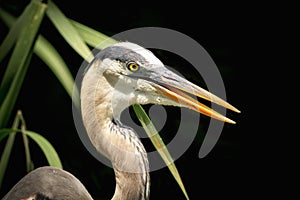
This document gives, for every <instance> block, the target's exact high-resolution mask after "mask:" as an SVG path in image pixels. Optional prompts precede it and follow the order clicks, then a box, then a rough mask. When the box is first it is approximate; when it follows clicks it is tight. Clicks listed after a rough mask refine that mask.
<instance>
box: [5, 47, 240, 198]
mask: <svg viewBox="0 0 300 200" xmlns="http://www.w3.org/2000/svg"><path fill="white" fill-rule="evenodd" d="M186 93H190V94H193V95H196V96H198V97H201V98H204V99H207V100H210V101H211V102H214V103H217V104H219V105H221V106H224V107H226V108H228V109H231V110H233V111H236V112H239V111H238V110H237V109H236V108H234V107H233V106H231V105H230V104H229V103H227V102H225V101H223V100H222V99H220V98H219V97H217V96H215V95H213V94H211V93H210V92H208V91H206V90H204V89H202V88H200V87H198V86H196V85H194V84H193V83H191V82H189V81H187V80H186V79H184V78H182V77H180V76H178V75H177V74H175V73H173V72H171V71H170V70H168V69H167V68H166V67H165V66H164V65H163V63H162V62H161V61H160V60H159V59H158V58H157V57H155V56H154V54H152V53H151V52H150V51H149V50H147V49H144V48H143V47H141V46H139V45H136V44H133V43H130V42H120V43H117V44H115V45H112V46H109V47H107V48H105V49H104V50H102V51H100V53H99V54H98V55H97V56H96V57H95V59H94V60H93V61H92V62H91V64H90V65H89V66H88V68H87V70H86V72H85V75H84V78H83V81H82V86H81V113H82V119H83V122H84V126H85V128H86V131H87V134H88V136H89V138H90V140H91V142H92V144H93V145H94V146H95V148H96V149H97V151H99V152H100V153H101V154H102V155H104V156H105V157H107V158H108V159H109V160H110V161H111V163H112V166H113V169H114V172H115V178H116V188H115V193H114V196H113V197H112V199H113V200H121V199H122V200H127V199H128V200H134V199H139V200H146V199H149V194H150V176H149V163H148V158H147V152H146V150H145V148H144V146H143V144H142V143H141V141H140V139H139V137H138V135H137V134H136V132H135V131H134V130H133V129H132V128H130V127H128V126H126V125H123V124H122V123H121V122H120V115H121V112H122V111H123V110H124V109H125V108H127V107H128V106H130V105H133V104H160V105H172V106H182V107H187V108H190V109H193V110H195V111H197V112H200V113H203V114H205V115H208V116H210V117H213V118H216V119H218V120H221V121H224V122H228V123H234V121H232V120H230V119H228V118H226V117H225V116H223V115H221V114H219V113H217V112H216V111H214V110H212V109H210V108H209V107H207V106H205V105H203V104H201V103H200V102H198V101H197V100H195V99H193V98H191V97H190V96H188V95H187V94H186ZM72 191H73V192H72ZM37 197H43V198H45V199H56V200H63V199H65V200H68V199H82V200H85V199H92V197H91V196H90V195H89V194H88V192H87V190H86V189H85V188H84V186H83V185H82V184H81V183H80V182H79V180H77V179H76V178H75V177H74V176H73V175H71V174H70V173H68V172H66V171H63V170H60V169H56V168H53V167H42V168H38V169H36V170H34V171H33V172H30V173H29V174H28V175H26V176H25V177H24V178H23V179H21V180H20V181H19V182H18V183H17V184H16V186H15V187H13V189H12V190H11V191H10V192H9V193H8V194H7V195H6V196H5V197H4V198H3V200H12V199H26V200H27V199H28V198H32V199H38V198H37Z"/></svg>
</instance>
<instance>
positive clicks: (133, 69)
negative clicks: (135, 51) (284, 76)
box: [127, 62, 139, 72]
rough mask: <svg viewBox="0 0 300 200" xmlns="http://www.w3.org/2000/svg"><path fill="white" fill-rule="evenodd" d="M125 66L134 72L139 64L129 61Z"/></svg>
mask: <svg viewBox="0 0 300 200" xmlns="http://www.w3.org/2000/svg"><path fill="white" fill-rule="evenodd" d="M127 68H128V69H129V70H130V71H132V72H136V71H137V70H138V69H139V65H138V64H137V63H132V62H131V63H128V64H127Z"/></svg>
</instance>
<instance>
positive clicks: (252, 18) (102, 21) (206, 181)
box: [0, 0, 278, 199]
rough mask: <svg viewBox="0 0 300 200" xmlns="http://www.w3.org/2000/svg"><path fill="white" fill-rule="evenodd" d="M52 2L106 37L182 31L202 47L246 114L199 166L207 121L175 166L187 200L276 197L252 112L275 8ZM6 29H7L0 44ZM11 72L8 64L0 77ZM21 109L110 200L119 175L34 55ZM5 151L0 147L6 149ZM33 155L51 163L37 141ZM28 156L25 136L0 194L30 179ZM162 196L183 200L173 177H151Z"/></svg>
mask: <svg viewBox="0 0 300 200" xmlns="http://www.w3.org/2000/svg"><path fill="white" fill-rule="evenodd" d="M27 3H28V2H27V1H8V0H7V1H1V4H0V6H1V7H2V8H5V9H7V10H9V11H10V12H11V13H14V14H15V15H16V16H17V15H19V14H20V13H21V12H22V10H23V9H24V6H25V5H26V4H27ZM55 3H56V4H57V5H58V7H59V8H60V9H61V10H62V12H64V13H65V15H66V16H67V17H69V18H71V19H74V20H76V21H79V22H81V23H83V24H85V25H87V26H90V27H92V28H94V29H96V30H98V31H100V32H102V33H105V34H107V35H114V34H116V33H119V32H122V31H124V30H127V29H131V28H137V27H147V26H156V27H164V28H170V29H174V30H177V31H180V32H182V33H184V34H186V35H188V36H190V37H191V38H193V39H195V40H196V41H197V42H198V43H199V44H201V45H202V46H203V47H204V48H205V49H206V50H207V52H208V53H209V54H210V55H211V57H212V59H213V60H214V61H215V63H216V65H217V66H218V68H219V70H220V73H221V75H222V78H223V81H224V84H225V87H226V92H227V100H228V101H229V102H230V103H231V104H232V105H234V106H236V107H237V108H239V109H240V110H241V111H242V113H241V114H236V113H233V112H230V111H229V112H228V116H229V117H230V118H231V119H233V120H235V121H236V122H237V124H236V125H230V124H226V125H225V127H224V129H223V132H222V135H221V137H220V139H219V141H218V143H217V145H216V146H215V148H214V149H213V150H212V152H210V154H209V155H207V156H206V157H205V158H203V159H199V158H198V152H199V149H200V146H201V142H202V139H203V137H204V134H205V130H207V126H208V122H209V120H208V118H207V117H204V116H201V120H202V121H201V123H203V124H201V127H202V128H201V130H202V131H199V134H198V136H197V138H196V140H195V141H194V142H193V144H192V146H191V147H190V148H189V150H187V151H186V153H185V154H184V155H183V156H182V157H181V158H179V159H178V160H177V161H176V162H175V163H176V165H177V168H178V170H179V172H180V174H181V177H182V179H183V182H184V184H185V187H186V189H187V192H188V194H189V196H190V199H200V198H204V197H205V198H207V197H209V198H214V197H222V198H233V199H243V198H244V197H250V196H251V197H262V196H264V195H270V194H271V193H274V192H272V191H271V192H270V191H269V190H268V189H267V188H266V187H265V185H268V184H269V183H270V182H273V179H274V181H275V182H276V178H277V177H278V176H275V177H274V176H273V174H272V173H271V172H270V168H269V165H267V163H268V162H269V160H270V158H271V157H273V155H272V154H271V153H270V150H269V147H268V144H265V142H264V141H265V140H264V138H265V137H266V135H265V134H264V133H265V131H264V130H263V129H262V126H261V124H262V123H264V122H263V121H262V120H260V117H256V119H255V120H254V118H252V117H254V116H255V115H256V114H257V112H258V111H256V110H255V106H254V105H255V102H257V101H258V100H257V99H256V98H253V97H254V96H255V95H256V91H255V90H256V88H257V82H258V81H259V79H260V76H259V75H260V74H261V72H262V71H263V70H264V69H265V68H263V67H262V65H263V64H262V62H261V60H260V58H261V57H262V56H263V55H262V52H264V48H265V46H266V43H268V40H267V39H266V38H268V34H267V32H265V30H266V29H268V26H271V25H272V23H273V20H274V18H273V17H271V16H270V15H269V14H268V13H267V11H268V10H269V5H267V6H265V5H261V4H254V3H253V4H242V3H240V4H237V3H232V4H228V3H226V4H220V3H211V4H204V3H201V2H200V3H199V2H197V4H196V3H188V2H178V3H176V2H173V3H171V4H166V5H162V4H161V3H162V2H150V1H140V2H138V3H135V4H133V3H131V4H130V3H129V2H128V1H122V3H119V2H105V3H104V2H102V1H99V2H98V1H92V0H86V1H63V2H62V1H56V2H55ZM7 31H8V29H7V28H6V27H5V25H4V24H3V23H2V22H0V36H1V40H2V39H3V38H4V36H5V34H6V33H7ZM40 31H41V33H42V34H43V35H45V36H46V38H47V39H48V40H49V41H50V42H51V43H53V44H54V46H55V47H56V48H57V49H58V51H59V53H61V55H62V57H63V58H64V59H65V62H66V63H67V64H68V66H69V67H70V70H71V71H72V73H73V75H74V76H75V75H76V73H77V69H78V67H79V66H80V65H81V63H82V59H81V57H80V56H78V55H77V54H76V53H75V52H74V51H73V50H72V48H71V47H70V46H69V45H68V44H67V43H66V42H65V41H64V39H63V38H62V37H61V36H60V35H59V33H58V32H57V31H56V30H55V28H54V27H53V25H52V24H51V22H50V21H49V20H48V19H45V20H44V21H43V25H42V27H41V30H40ZM157 53H158V56H159V58H161V59H162V60H163V62H164V63H166V64H168V65H169V66H181V65H182V64H186V63H184V61H183V60H182V59H180V58H178V57H176V56H174V55H171V54H169V53H167V52H157ZM4 68H5V66H4V65H3V64H2V65H1V69H0V72H1V74H3V72H4ZM178 70H179V71H180V68H178ZM180 72H181V73H182V74H184V75H185V76H186V77H187V78H188V79H189V80H190V81H192V82H195V83H197V84H199V85H200V86H202V87H205V85H203V84H204V83H203V82H202V81H201V77H199V76H197V75H195V74H193V73H191V72H189V71H180ZM146 108H147V106H146ZM16 109H21V110H22V112H23V114H24V117H25V120H26V123H27V128H28V129H29V130H33V131H35V132H38V133H41V134H42V135H43V136H44V137H46V138H47V139H48V140H49V141H50V142H51V143H52V144H53V146H54V147H55V149H56V150H57V152H58V154H59V156H60V158H61V160H62V162H63V166H64V169H65V170H67V171H69V172H71V173H72V174H74V175H75V176H76V177H78V178H79V179H80V180H81V181H82V183H83V184H84V185H85V186H86V188H87V189H88V191H89V192H90V193H91V195H92V196H93V197H94V198H95V199H110V198H111V197H112V195H113V192H114V184H115V182H114V176H113V170H112V169H110V168H108V167H106V166H104V165H103V164H101V163H100V162H98V161H97V160H96V159H94V158H93V157H92V156H91V155H90V154H89V153H88V151H87V150H86V149H85V148H84V146H83V145H82V143H81V141H80V139H79V137H78V135H77V133H76V130H75V126H74V122H73V118H72V107H71V100H70V98H69V96H68V95H67V94H66V92H65V91H64V89H63V88H62V87H61V85H60V84H59V82H58V81H57V79H56V77H55V76H54V75H53V74H52V72H51V71H50V70H49V69H48V67H47V66H46V65H45V64H44V63H43V62H42V61H40V60H39V58H37V57H36V56H34V57H33V59H32V63H31V65H30V68H29V71H28V73H27V75H26V78H25V81H24V85H23V86H22V91H21V93H20V95H19V98H18V102H17V105H16ZM166 109H167V111H168V114H170V115H171V116H174V117H170V118H169V117H168V120H169V119H170V121H171V122H170V123H169V124H167V125H166V127H165V128H164V129H163V130H164V131H165V132H166V133H161V135H162V137H163V138H164V139H165V140H166V141H170V140H171V139H172V137H173V136H174V135H172V130H173V129H175V128H174V127H176V126H174V127H173V125H174V123H176V117H178V115H177V114H178V112H177V110H176V109H175V108H166ZM172 120H173V121H172ZM175 131H176V129H175ZM270 143H272V142H270ZM0 144H1V149H3V146H4V142H2V143H0ZM146 145H147V146H148V143H147V141H146ZM147 146H146V148H147ZM30 148H31V152H32V154H33V155H32V159H33V161H34V163H35V166H36V167H38V166H43V165H47V162H46V160H45V158H44V156H43V155H42V153H41V151H40V149H39V147H38V146H36V145H35V144H34V142H31V143H30ZM148 148H151V147H148ZM265 150H266V151H265ZM23 152H24V151H23V146H22V141H21V138H17V140H16V144H15V146H14V149H13V153H12V157H11V160H10V163H9V166H8V172H7V174H6V176H5V178H4V185H3V187H2V188H1V193H0V196H3V195H4V194H5V193H6V192H7V191H8V190H9V189H10V188H11V187H12V186H13V185H14V184H15V183H16V182H17V180H19V179H20V178H21V177H23V176H24V175H25V173H26V172H25V164H24V163H25V157H24V153H23ZM162 196H166V197H168V199H184V196H183V194H182V192H181V191H180V189H179V187H178V186H177V183H176V182H175V181H174V179H173V177H172V176H171V174H170V172H169V171H168V169H162V170H159V171H155V172H152V173H151V199H159V198H160V197H162Z"/></svg>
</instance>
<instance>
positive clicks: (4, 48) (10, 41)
mask: <svg viewBox="0 0 300 200" xmlns="http://www.w3.org/2000/svg"><path fill="white" fill-rule="evenodd" d="M26 14H27V13H26V11H25V12H24V13H23V15H22V16H24V15H25V16H26ZM22 16H21V17H20V18H18V20H17V21H16V23H15V24H14V25H13V26H12V28H11V29H10V30H9V32H8V34H7V35H6V37H5V39H4V40H3V42H2V44H1V46H0V62H2V60H3V58H4V57H5V56H6V55H7V54H8V52H9V51H10V50H11V48H12V47H13V46H14V44H15V42H16V40H17V38H18V36H19V33H20V31H21V30H22V28H23V26H24V23H23V22H24V17H22ZM7 17H8V15H6V13H5V11H3V10H2V9H0V18H7ZM6 20H9V19H6ZM4 21H5V20H4Z"/></svg>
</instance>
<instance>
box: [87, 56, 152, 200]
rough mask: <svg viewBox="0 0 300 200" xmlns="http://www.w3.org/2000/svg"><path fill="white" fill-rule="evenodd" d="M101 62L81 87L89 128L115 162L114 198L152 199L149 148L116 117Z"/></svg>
mask: <svg viewBox="0 0 300 200" xmlns="http://www.w3.org/2000/svg"><path fill="white" fill-rule="evenodd" d="M100 62H101V61H99V63H97V62H96V63H94V64H93V65H92V66H91V67H90V68H89V70H88V71H87V72H86V74H85V76H84V79H85V80H84V81H83V84H82V87H81V110H82V111H83V112H82V117H83V122H84V125H85V128H86V130H87V133H88V135H89V138H90V140H91V142H92V144H93V145H94V146H95V148H96V149H97V150H98V151H99V152H100V153H101V154H103V155H104V156H105V157H107V158H108V159H109V160H110V161H111V163H112V165H113V168H114V171H115V176H116V190H115V194H114V196H113V198H112V199H113V200H119V199H123V200H124V199H131V200H132V199H149V187H150V177H149V173H148V172H149V164H148V158H147V153H146V150H145V148H144V146H143V145H142V143H141V141H140V139H139V138H138V136H137V134H136V133H135V132H134V130H133V129H131V128H129V127H127V126H124V125H122V124H121V123H120V122H119V121H118V119H115V117H114V112H113V107H112V99H113V91H114V88H113V85H111V82H108V81H107V77H105V76H103V74H99V70H98V69H97V65H99V64H100ZM117 115H119V114H117Z"/></svg>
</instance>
